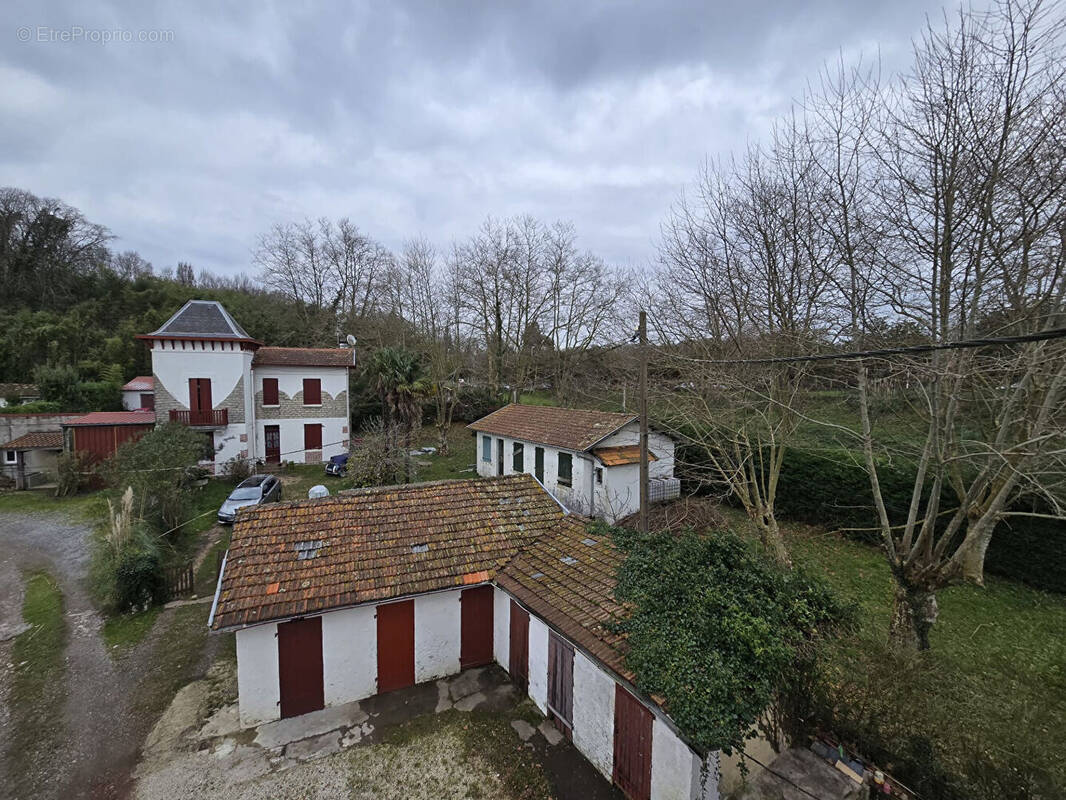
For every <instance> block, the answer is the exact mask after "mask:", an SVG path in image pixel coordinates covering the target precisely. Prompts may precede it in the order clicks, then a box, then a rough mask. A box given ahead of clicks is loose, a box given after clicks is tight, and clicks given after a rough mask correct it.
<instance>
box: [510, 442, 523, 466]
mask: <svg viewBox="0 0 1066 800" xmlns="http://www.w3.org/2000/svg"><path fill="white" fill-rule="evenodd" d="M511 469H512V470H513V471H514V472H525V471H526V448H525V445H524V444H523V443H522V442H514V443H513V444H512V445H511Z"/></svg>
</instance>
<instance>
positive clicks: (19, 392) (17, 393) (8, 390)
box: [0, 383, 40, 398]
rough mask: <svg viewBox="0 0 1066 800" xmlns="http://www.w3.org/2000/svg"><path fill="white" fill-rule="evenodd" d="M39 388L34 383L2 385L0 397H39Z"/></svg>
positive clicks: (0, 386)
mask: <svg viewBox="0 0 1066 800" xmlns="http://www.w3.org/2000/svg"><path fill="white" fill-rule="evenodd" d="M39 396H40V392H38V391H37V386H36V385H35V384H32V383H0V397H4V398H6V397H19V398H23V397H39Z"/></svg>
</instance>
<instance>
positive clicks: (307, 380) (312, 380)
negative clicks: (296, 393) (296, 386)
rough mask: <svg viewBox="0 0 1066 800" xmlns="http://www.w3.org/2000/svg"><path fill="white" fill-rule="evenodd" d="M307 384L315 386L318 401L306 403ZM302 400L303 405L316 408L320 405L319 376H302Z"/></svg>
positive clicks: (320, 387) (320, 384)
mask: <svg viewBox="0 0 1066 800" xmlns="http://www.w3.org/2000/svg"><path fill="white" fill-rule="evenodd" d="M308 386H314V387H315V394H317V395H318V402H317V403H308V402H307V395H308V391H307V388H308ZM303 401H304V405H305V406H309V407H313V408H318V407H320V406H321V405H322V379H321V378H304V383H303Z"/></svg>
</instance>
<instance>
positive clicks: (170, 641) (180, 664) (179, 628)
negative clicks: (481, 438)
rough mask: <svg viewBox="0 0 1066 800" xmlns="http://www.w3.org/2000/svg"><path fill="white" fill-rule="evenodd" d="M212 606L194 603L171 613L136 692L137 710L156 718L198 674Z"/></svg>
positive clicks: (154, 644)
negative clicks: (150, 667)
mask: <svg viewBox="0 0 1066 800" xmlns="http://www.w3.org/2000/svg"><path fill="white" fill-rule="evenodd" d="M210 608H211V607H210V606H209V605H207V604H204V605H191V606H184V607H182V608H175V609H172V610H170V611H168V612H167V614H168V616H167V618H166V621H165V622H166V630H165V632H164V635H162V636H159V637H157V638H156V640H155V641H154V642H153V644H152V652H151V654H150V656H149V660H148V663H150V664H152V665H153V668H152V669H151V670H150V671H149V672H147V673H145V675H144V676H143V677H142V678H141V680H140V683H139V684H138V685H137V689H136V690H135V694H134V704H135V706H136V708H137V710H138V711H139V712H141V713H143V714H144V715H146V716H147V717H148V718H151V719H155V718H157V717H158V716H159V715H160V714H162V713H163V711H164V710H165V709H166V707H167V706H168V705H169V704H170V701H171V700H172V699H173V698H174V695H175V694H177V691H178V690H179V689H180V688H181V687H182V686H184V685H185V684H187V683H188V682H189V681H190V680H193V679H194V678H195V677H196V674H197V670H198V668H199V666H200V660H201V658H202V656H203V652H204V646H205V644H206V642H207V636H208V631H207V615H208V613H209V612H210Z"/></svg>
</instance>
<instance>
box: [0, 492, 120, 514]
mask: <svg viewBox="0 0 1066 800" xmlns="http://www.w3.org/2000/svg"><path fill="white" fill-rule="evenodd" d="M106 509H107V502H106V500H105V499H104V494H103V492H83V493H81V494H77V495H74V496H73V497H56V496H55V494H54V493H53V491H52V490H51V489H47V490H46V489H30V490H28V491H22V492H15V491H11V492H3V493H0V511H14V512H17V513H33V512H35V511H65V512H67V513H68V514H73V515H77V516H79V517H83V518H89V517H95V516H98V515H100V514H103V513H104V511H106Z"/></svg>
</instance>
